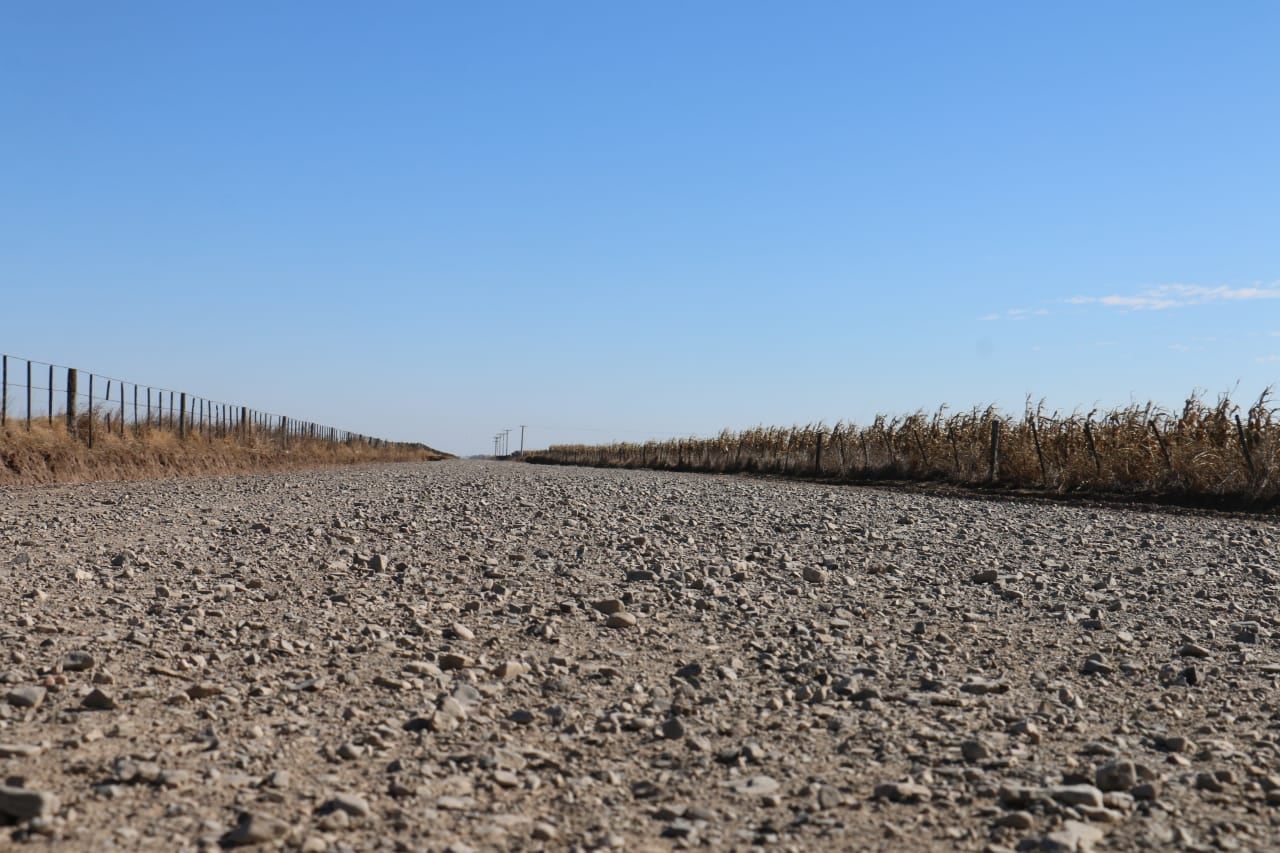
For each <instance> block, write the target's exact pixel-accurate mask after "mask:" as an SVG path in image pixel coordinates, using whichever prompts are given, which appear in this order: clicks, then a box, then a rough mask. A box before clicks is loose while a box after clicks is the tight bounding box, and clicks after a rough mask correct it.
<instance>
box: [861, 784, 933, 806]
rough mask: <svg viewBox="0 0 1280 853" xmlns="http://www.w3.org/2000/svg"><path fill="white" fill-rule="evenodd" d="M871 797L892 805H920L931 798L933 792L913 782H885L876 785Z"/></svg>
mask: <svg viewBox="0 0 1280 853" xmlns="http://www.w3.org/2000/svg"><path fill="white" fill-rule="evenodd" d="M872 796H874V797H875V798H876V799H877V800H889V801H890V802H893V803H922V802H926V801H928V800H929V799H931V798H932V797H933V791H931V790H930V789H929V788H928V787H926V786H924V785H920V784H917V783H915V782H886V783H884V784H882V785H877V786H876V787H875V791H874V792H873V794H872Z"/></svg>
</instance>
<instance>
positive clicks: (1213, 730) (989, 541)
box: [0, 461, 1280, 851]
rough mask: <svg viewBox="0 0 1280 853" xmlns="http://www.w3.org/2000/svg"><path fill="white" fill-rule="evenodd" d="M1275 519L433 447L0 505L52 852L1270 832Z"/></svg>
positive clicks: (914, 843) (14, 724)
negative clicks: (406, 456)
mask: <svg viewBox="0 0 1280 853" xmlns="http://www.w3.org/2000/svg"><path fill="white" fill-rule="evenodd" d="M1278 541H1280V526H1278V525H1277V522H1276V520H1275V519H1274V518H1256V519H1245V520H1241V519H1238V518H1234V519H1233V518H1225V517H1211V516H1196V515H1190V514H1171V513H1145V512H1140V511H1133V510H1117V509H1109V508H1091V507H1085V506H1062V505H1052V504H1043V503H1040V504H1031V503H1019V502H1008V503H997V502H989V501H981V500H974V499H968V498H960V497H943V496H928V495H920V494H911V493H905V492H890V491H882V490H868V489H859V488H842V487H829V486H823V485H814V484H806V483H788V482H773V481H766V480H756V479H747V478H735V477H716V476H699V475H681V474H667V473H656V472H643V471H636V472H628V471H606V470H589V469H573V468H542V467H534V466H521V465H517V464H512V463H507V464H500V463H479V462H461V461H450V462H443V463H432V464H412V465H398V466H383V467H369V468H359V469H348V470H340V471H323V472H316V473H289V474H273V475H262V476H251V477H226V478H208V479H192V480H182V481H167V482H144V483H99V484H91V485H80V486H74V487H41V488H30V489H25V488H24V489H11V490H5V491H0V543H2V549H0V638H2V639H3V643H2V644H0V768H2V769H3V776H4V782H5V784H4V785H3V787H0V823H7V824H8V825H7V826H6V827H5V828H4V829H3V830H2V831H3V832H4V833H5V834H6V835H7V836H8V837H11V838H12V839H14V840H15V841H17V842H24V841H25V842H29V843H32V844H48V843H49V842H50V841H53V842H55V844H56V846H57V847H58V848H59V849H67V850H76V849H99V850H101V849H128V850H134V849H150V850H192V849H200V848H214V847H218V846H220V845H221V846H224V847H231V846H240V845H246V846H247V845H258V846H260V847H262V848H264V849H270V848H282V849H290V850H296V849H302V850H314V851H321V850H339V851H340V850H373V849H395V850H419V849H421V850H454V851H465V850H473V849H474V850H507V849H529V850H532V849H540V848H545V849H554V850H561V849H579V850H582V849H625V850H648V849H653V850H663V849H671V848H679V847H698V846H710V847H715V848H724V849H731V848H738V849H746V848H748V847H750V846H752V845H766V846H770V847H777V848H781V849H796V850H811V849H842V850H843V849H881V850H915V849H919V850H925V849H939V850H950V849H968V850H982V849H984V848H985V849H990V850H1000V849H1006V848H1007V849H1024V850H1025V849H1035V850H1060V851H1072V850H1077V851H1079V850H1089V849H1097V850H1126V849H1139V848H1149V849H1161V850H1163V849H1170V848H1182V849H1189V850H1194V849H1224V850H1231V849H1255V850H1264V849H1276V848H1277V847H1280V740H1278V732H1277V720H1280V708H1278V707H1277V705H1278V703H1280V694H1278V693H1277V690H1276V687H1277V678H1280V633H1277V627H1278V626H1280V622H1278V621H1277V616H1278V614H1277V612H1276V600H1277V586H1276V582H1277V579H1278V578H1280V560H1278V559H1277V556H1276V545H1277V542H1278Z"/></svg>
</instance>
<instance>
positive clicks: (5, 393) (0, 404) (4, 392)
mask: <svg viewBox="0 0 1280 853" xmlns="http://www.w3.org/2000/svg"><path fill="white" fill-rule="evenodd" d="M0 361H2V362H3V363H4V368H3V369H0V427H2V426H4V425H5V424H6V423H7V422H8V420H9V356H7V355H4V356H0Z"/></svg>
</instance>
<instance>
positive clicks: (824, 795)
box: [686, 785, 844, 815]
mask: <svg viewBox="0 0 1280 853" xmlns="http://www.w3.org/2000/svg"><path fill="white" fill-rule="evenodd" d="M843 802H844V796H843V795H842V794H841V793H840V789H839V788H835V787H832V786H831V785H823V786H822V787H821V788H819V789H818V808H820V809H823V810H826V809H834V808H836V807H837V806H839V805H840V804H841V803H843ZM687 814H688V812H686V815H687Z"/></svg>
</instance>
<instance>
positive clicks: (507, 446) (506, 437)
mask: <svg viewBox="0 0 1280 853" xmlns="http://www.w3.org/2000/svg"><path fill="white" fill-rule="evenodd" d="M502 455H503V456H510V455H511V430H509V429H504V430H503V431H502Z"/></svg>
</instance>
